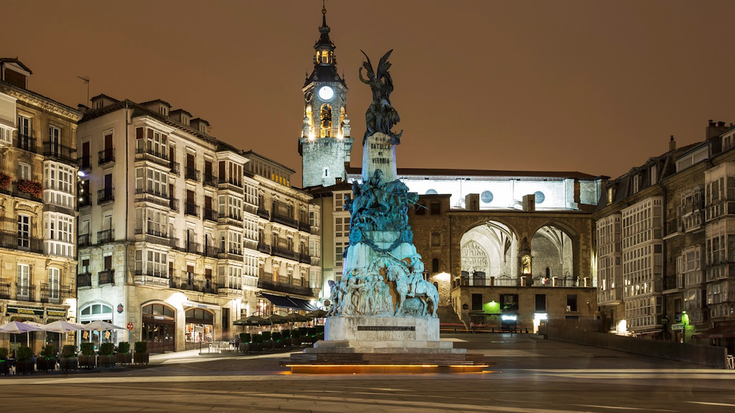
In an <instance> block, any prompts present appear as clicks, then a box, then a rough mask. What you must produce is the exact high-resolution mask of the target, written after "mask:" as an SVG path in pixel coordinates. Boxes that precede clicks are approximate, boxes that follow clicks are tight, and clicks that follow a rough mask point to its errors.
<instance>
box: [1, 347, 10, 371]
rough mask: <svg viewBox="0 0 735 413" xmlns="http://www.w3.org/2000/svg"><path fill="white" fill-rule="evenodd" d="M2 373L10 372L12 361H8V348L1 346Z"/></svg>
mask: <svg viewBox="0 0 735 413" xmlns="http://www.w3.org/2000/svg"><path fill="white" fill-rule="evenodd" d="M0 374H10V362H9V361H8V349H7V348H5V347H0Z"/></svg>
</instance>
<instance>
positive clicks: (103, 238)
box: [97, 229, 115, 244]
mask: <svg viewBox="0 0 735 413" xmlns="http://www.w3.org/2000/svg"><path fill="white" fill-rule="evenodd" d="M114 238H115V230H114V229H106V230H103V231H97V243H98V244H106V243H108V242H112V241H113V239H114Z"/></svg>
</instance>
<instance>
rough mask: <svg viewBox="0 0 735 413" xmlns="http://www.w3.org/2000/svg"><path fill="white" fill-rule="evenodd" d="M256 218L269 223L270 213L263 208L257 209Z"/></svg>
mask: <svg viewBox="0 0 735 413" xmlns="http://www.w3.org/2000/svg"><path fill="white" fill-rule="evenodd" d="M258 216H259V217H261V218H263V219H267V220H269V221H270V219H271V213H270V212H269V211H268V210H267V209H265V208H263V207H259V208H258Z"/></svg>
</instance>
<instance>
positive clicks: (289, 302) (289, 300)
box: [261, 294, 317, 311]
mask: <svg viewBox="0 0 735 413" xmlns="http://www.w3.org/2000/svg"><path fill="white" fill-rule="evenodd" d="M261 296H262V297H263V298H265V299H266V300H268V301H270V302H271V303H273V305H275V306H276V307H282V308H292V309H294V310H306V311H314V310H316V309H317V308H316V307H314V306H313V305H311V304H310V303H309V302H308V301H306V300H302V299H300V298H294V297H283V296H280V295H273V294H261Z"/></svg>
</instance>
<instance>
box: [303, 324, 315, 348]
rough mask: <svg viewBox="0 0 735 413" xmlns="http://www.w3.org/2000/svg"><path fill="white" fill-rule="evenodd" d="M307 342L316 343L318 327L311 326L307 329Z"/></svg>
mask: <svg viewBox="0 0 735 413" xmlns="http://www.w3.org/2000/svg"><path fill="white" fill-rule="evenodd" d="M305 341H306V342H308V343H312V344H313V343H315V342H316V328H314V327H309V328H307V329H306V340H305Z"/></svg>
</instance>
